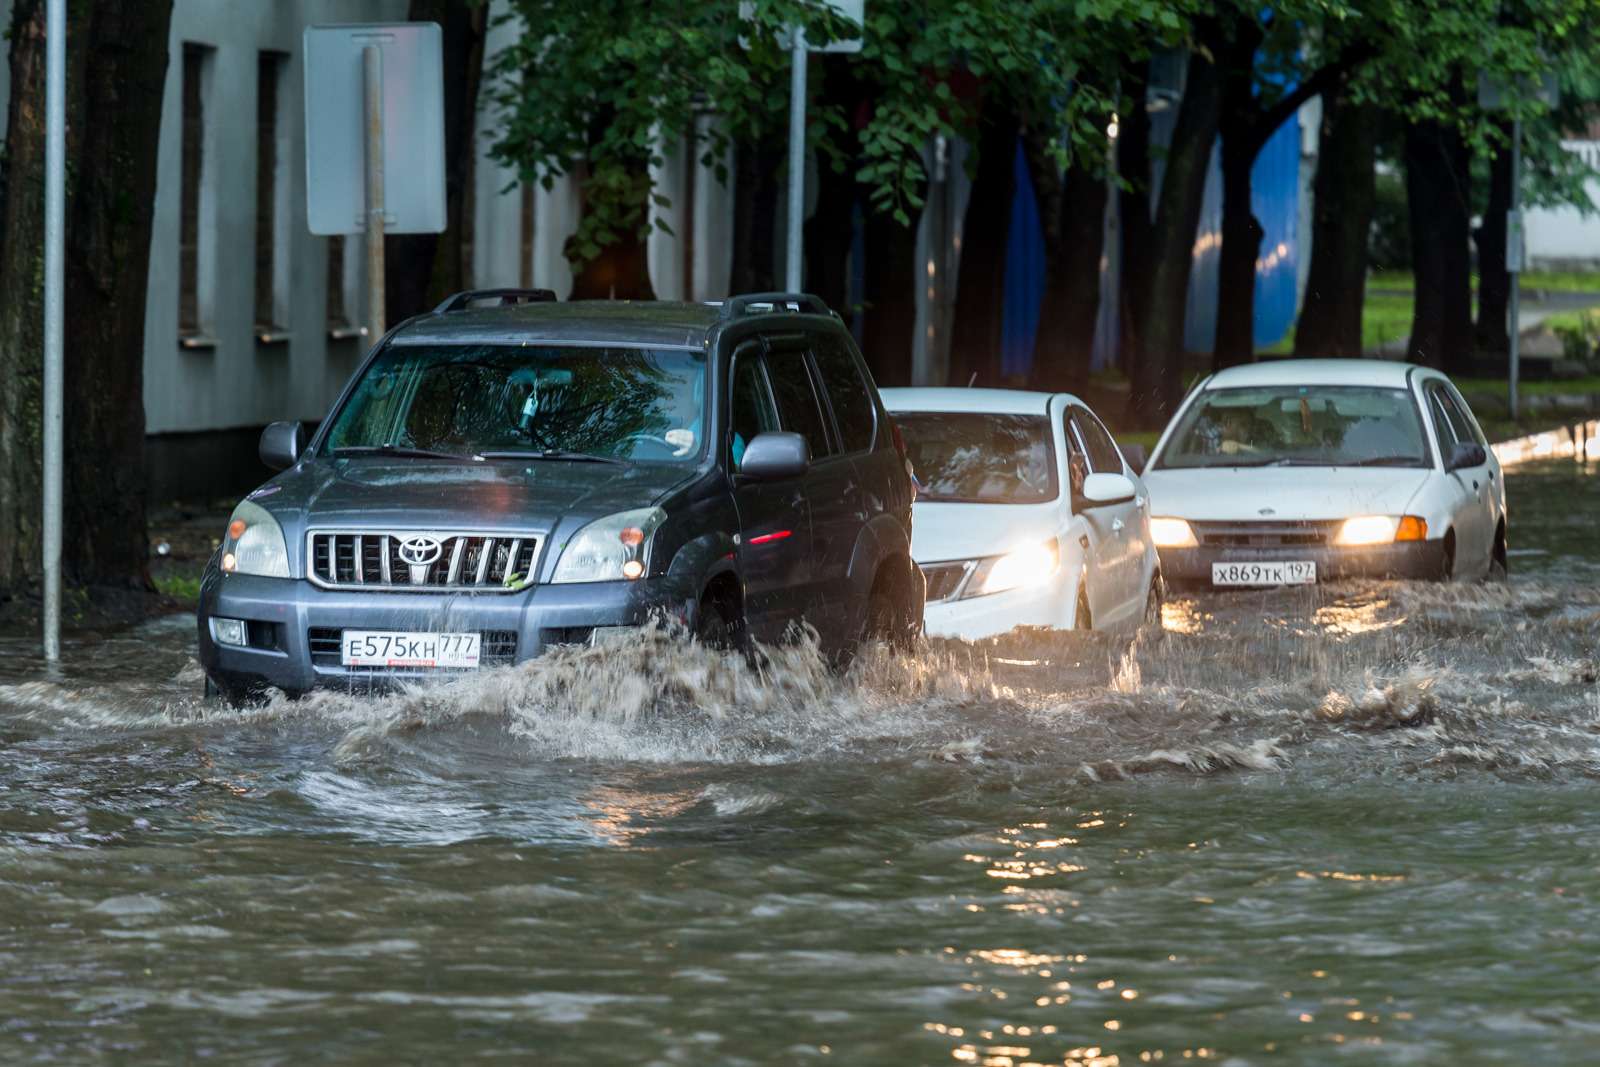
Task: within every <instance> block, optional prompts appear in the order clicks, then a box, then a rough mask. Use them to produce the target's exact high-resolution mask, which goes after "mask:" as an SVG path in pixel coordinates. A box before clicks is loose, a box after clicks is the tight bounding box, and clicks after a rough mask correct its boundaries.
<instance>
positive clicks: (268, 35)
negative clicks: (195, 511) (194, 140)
mask: <svg viewBox="0 0 1600 1067" xmlns="http://www.w3.org/2000/svg"><path fill="white" fill-rule="evenodd" d="M406 6H407V5H406V2H405V0H274V2H273V3H259V2H254V0H230V2H219V0H177V4H176V6H175V7H174V9H173V13H172V34H171V41H172V51H171V59H170V61H169V63H168V66H167V82H166V93H165V96H164V98H163V101H162V116H161V144H160V149H159V160H158V164H157V168H158V169H157V189H156V203H155V221H154V228H153V232H152V240H151V248H150V289H149V294H148V296H147V298H146V305H145V306H146V314H145V360H144V368H145V381H144V391H145V420H146V427H147V429H148V431H149V432H150V433H153V434H154V433H168V432H177V431H192V430H215V429H226V428H231V427H243V426H259V425H261V424H262V423H266V422H270V421H272V420H274V419H284V418H298V419H306V420H313V421H314V420H317V419H320V418H321V417H322V416H323V414H324V413H325V410H326V407H327V405H328V402H329V401H330V399H331V398H332V396H333V394H334V392H335V391H336V390H337V389H338V387H339V385H340V384H342V383H343V381H344V379H345V378H346V377H347V376H348V374H349V372H350V370H351V369H352V368H353V367H354V365H355V363H356V361H357V360H358V359H359V357H360V355H361V342H360V341H359V340H354V339H352V340H344V341H332V340H330V338H329V337H328V328H327V294H326V283H327V255H328V252H327V239H326V238H322V237H313V236H312V235H311V233H310V232H309V231H308V230H307V228H306V211H305V135H304V122H305V95H304V85H305V73H304V68H303V66H302V63H301V35H302V33H303V31H304V29H305V27H306V26H307V25H311V24H314V23H331V22H385V21H395V20H400V19H404V18H405V15H406ZM187 42H193V43H196V44H202V45H206V46H208V47H210V48H214V49H215V52H214V53H213V57H212V63H211V77H210V78H209V79H208V81H209V85H208V86H207V92H206V93H205V103H204V121H205V152H204V173H203V176H202V179H201V187H202V190H203V193H202V197H201V203H202V216H201V248H202V254H201V257H200V259H201V262H200V288H201V291H202V294H206V293H208V292H209V300H207V298H206V296H205V295H202V300H203V301H204V302H208V303H209V305H210V313H209V322H208V323H207V324H206V325H207V328H206V329H205V330H204V333H205V334H207V335H208V336H209V338H210V340H211V342H212V343H211V344H210V345H209V346H207V347H194V348H180V347H179V344H178V295H179V294H178V288H179V274H178V240H179V221H180V212H181V201H180V193H181V184H182V182H181V177H182V152H183V144H182V140H183V138H182V133H183V46H184V44H185V43H187ZM263 49H270V50H273V51H278V52H283V53H285V54H286V55H287V56H288V61H287V64H286V68H285V70H284V72H283V75H282V79H283V80H282V83H281V89H280V92H281V94H282V107H281V111H280V113H279V114H280V125H279V133H278V137H279V145H280V161H279V167H278V181H279V182H280V183H281V184H280V188H281V190H282V192H281V193H280V197H279V203H280V206H281V208H283V209H285V210H286V214H287V218H285V219H282V220H281V221H280V222H279V227H278V232H279V235H280V238H279V239H280V241H284V242H286V245H285V246H284V247H283V249H282V251H281V252H280V255H282V256H284V257H286V260H285V262H286V267H285V271H286V278H287V285H286V286H284V288H283V290H282V291H281V294H282V295H281V301H280V303H281V306H282V309H283V310H282V313H281V314H282V315H283V320H282V321H280V323H279V325H281V326H284V327H286V333H287V340H286V341H284V342H282V343H277V344H262V343H260V342H258V341H257V340H256V334H255V225H256V199H255V198H256V177H255V176H256V132H257V131H256V64H257V57H258V54H259V52H260V51H261V50H263ZM206 205H209V209H207V207H206ZM347 243H349V244H355V243H357V241H349V242H347ZM356 258H357V257H349V258H348V259H347V262H349V261H350V260H352V259H356ZM351 265H354V264H351ZM352 273H353V272H352V271H350V270H349V269H348V268H347V270H346V275H347V285H346V289H347V291H351V290H353V291H354V292H357V293H359V292H360V285H359V281H360V279H359V276H356V277H354V278H353V279H352V278H351V277H350V276H351V274H352ZM352 282H353V283H354V284H351V283H352ZM347 307H348V309H349V311H350V313H351V315H352V317H360V316H361V315H362V308H361V307H360V306H358V305H356V304H347Z"/></svg>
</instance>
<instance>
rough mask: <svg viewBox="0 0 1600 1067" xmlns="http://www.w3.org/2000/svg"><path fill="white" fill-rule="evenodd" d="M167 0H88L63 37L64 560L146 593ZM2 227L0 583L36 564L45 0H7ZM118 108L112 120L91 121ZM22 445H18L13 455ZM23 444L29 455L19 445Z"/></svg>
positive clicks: (76, 573) (93, 580)
mask: <svg viewBox="0 0 1600 1067" xmlns="http://www.w3.org/2000/svg"><path fill="white" fill-rule="evenodd" d="M171 17H172V4H171V2H170V0H151V2H149V3H139V4H124V3H121V2H120V0H95V2H94V3H88V4H80V5H77V6H75V7H74V9H73V19H72V22H71V29H70V33H69V36H70V40H69V41H68V42H67V57H68V70H67V79H68V82H67V84H68V91H67V101H66V110H67V130H68V139H67V161H68V166H67V211H66V259H65V264H64V267H65V283H66V294H67V309H66V310H67V314H66V321H65V330H64V337H63V341H64V349H65V365H64V368H63V369H64V373H65V378H66V405H65V411H64V413H63V414H64V423H65V427H64V438H65V451H66V456H67V457H68V460H69V462H68V463H67V466H66V470H65V485H64V491H63V518H64V524H65V527H66V529H67V530H70V531H71V536H69V537H66V538H65V539H64V542H63V545H62V569H63V573H64V576H65V578H66V580H67V581H68V582H70V583H72V584H75V585H116V586H123V587H129V586H131V587H135V588H148V587H149V585H150V579H149V572H148V563H149V550H148V544H147V541H146V534H145V480H144V318H145V290H146V283H147V281H148V277H149V266H150V227H151V218H152V215H153V212H154V203H155V191H156V148H157V145H158V143H159V139H160V131H161V99H162V90H163V87H164V85H165V82H166V73H167V50H168V49H167V45H168V42H167V36H168V30H169V28H170V22H171ZM11 77H12V83H11V84H12V88H11V117H10V126H9V129H8V132H7V144H6V173H5V214H4V219H5V223H4V224H5V229H4V233H3V235H0V245H3V248H0V294H3V300H0V306H3V307H4V308H5V311H4V313H3V315H0V380H4V381H5V382H6V388H5V389H4V390H0V393H4V394H5V399H4V401H3V406H0V516H4V517H5V518H4V519H3V520H0V589H9V590H11V591H16V590H17V589H18V588H19V587H21V586H24V585H27V584H31V583H32V581H33V580H34V579H35V578H36V577H37V576H38V574H39V573H40V570H41V561H40V559H39V558H38V557H39V551H38V550H39V541H38V534H37V529H38V527H37V522H38V515H39V507H40V500H39V482H40V479H39V474H38V467H37V464H38V455H39V452H38V441H39V431H40V427H39V391H38V388H39V375H40V361H41V355H42V347H43V338H42V330H41V324H40V320H41V318H42V316H43V305H42V298H43V293H42V290H41V287H40V284H39V277H40V274H41V273H42V270H43V262H42V261H43V241H42V238H43V225H42V223H43V191H44V190H43V181H44V132H45V131H44V5H43V4H42V3H39V2H37V0H19V2H18V3H17V4H16V5H15V7H14V9H13V25H12V53H11ZM107 115H114V116H116V121H114V122H99V121H96V117H97V116H107ZM18 445H20V446H22V448H23V449H24V451H16V450H14V449H15V448H16V446H18ZM30 447H31V451H26V449H29V448H30Z"/></svg>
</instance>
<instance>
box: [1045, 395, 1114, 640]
mask: <svg viewBox="0 0 1600 1067" xmlns="http://www.w3.org/2000/svg"><path fill="white" fill-rule="evenodd" d="M1050 414H1051V420H1052V421H1053V422H1054V423H1055V424H1056V427H1057V428H1058V430H1059V431H1060V434H1061V445H1062V450H1061V484H1062V487H1063V491H1062V494H1061V499H1062V501H1063V506H1064V509H1065V513H1066V518H1065V524H1066V530H1067V532H1066V534H1065V535H1064V536H1065V537H1070V538H1072V539H1075V540H1076V541H1077V543H1078V549H1079V551H1080V553H1081V555H1082V559H1083V571H1084V574H1083V591H1084V595H1085V596H1086V597H1087V598H1088V601H1089V615H1090V617H1091V620H1092V621H1093V622H1094V624H1095V625H1096V626H1097V627H1098V626H1100V625H1102V623H1103V622H1104V620H1106V619H1108V618H1111V617H1112V616H1113V615H1115V613H1116V608H1117V591H1116V588H1115V578H1114V576H1113V575H1112V573H1111V565H1110V562H1109V561H1110V560H1111V558H1112V557H1113V556H1114V555H1115V553H1116V544H1117V542H1116V532H1115V531H1114V530H1112V528H1111V516H1110V515H1108V514H1106V513H1104V512H1103V511H1101V510H1099V509H1095V508H1085V507H1084V500H1083V496H1082V494H1081V492H1080V490H1081V488H1082V486H1083V479H1084V477H1085V476H1086V475H1088V474H1089V473H1090V467H1089V456H1088V453H1087V452H1086V451H1085V450H1084V447H1083V441H1082V440H1080V439H1079V437H1078V434H1077V431H1075V430H1074V429H1073V428H1072V420H1071V418H1070V417H1069V415H1068V411H1067V404H1066V401H1065V398H1063V397H1059V396H1058V397H1055V398H1054V399H1052V400H1051V413H1050ZM1063 547H1065V546H1063ZM1080 625H1081V624H1080Z"/></svg>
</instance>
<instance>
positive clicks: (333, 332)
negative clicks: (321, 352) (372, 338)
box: [328, 326, 367, 341]
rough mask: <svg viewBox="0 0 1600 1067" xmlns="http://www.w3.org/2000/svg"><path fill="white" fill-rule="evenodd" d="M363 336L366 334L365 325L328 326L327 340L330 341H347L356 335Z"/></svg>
mask: <svg viewBox="0 0 1600 1067" xmlns="http://www.w3.org/2000/svg"><path fill="white" fill-rule="evenodd" d="M365 336H367V328H366V327H365V326H329V327H328V340H330V341H349V340H353V339H354V338H357V337H365Z"/></svg>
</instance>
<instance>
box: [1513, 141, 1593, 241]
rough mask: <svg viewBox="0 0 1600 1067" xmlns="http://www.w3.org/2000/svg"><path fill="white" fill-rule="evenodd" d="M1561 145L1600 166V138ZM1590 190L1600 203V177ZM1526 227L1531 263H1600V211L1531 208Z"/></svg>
mask: <svg viewBox="0 0 1600 1067" xmlns="http://www.w3.org/2000/svg"><path fill="white" fill-rule="evenodd" d="M1561 146H1562V147H1563V148H1565V149H1566V150H1567V151H1569V152H1572V153H1574V154H1576V155H1578V156H1580V157H1582V159H1583V161H1584V162H1585V163H1587V164H1588V165H1589V166H1590V167H1592V168H1594V169H1596V170H1600V141H1562V142H1561ZM1588 193H1589V200H1590V201H1591V202H1592V203H1594V204H1596V205H1600V180H1595V181H1590V182H1589V185H1588ZM1523 231H1524V236H1525V241H1526V244H1525V248H1526V251H1527V257H1528V265H1529V266H1531V267H1534V268H1536V269H1537V268H1541V267H1554V268H1563V267H1566V268H1571V267H1588V268H1591V269H1592V268H1595V267H1600V214H1589V215H1585V214H1583V213H1582V212H1580V211H1579V210H1578V209H1577V208H1575V207H1559V208H1531V209H1529V210H1528V211H1527V213H1526V217H1525V218H1524V220H1523Z"/></svg>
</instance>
